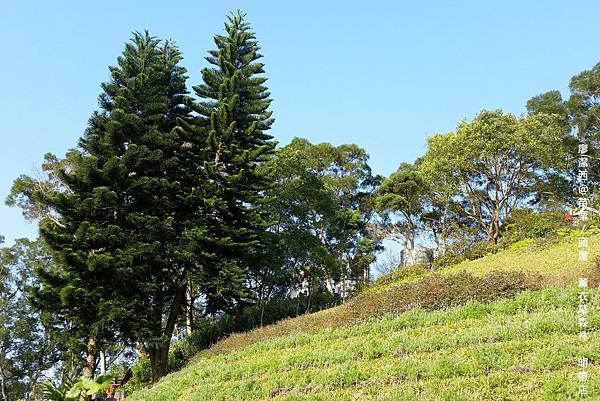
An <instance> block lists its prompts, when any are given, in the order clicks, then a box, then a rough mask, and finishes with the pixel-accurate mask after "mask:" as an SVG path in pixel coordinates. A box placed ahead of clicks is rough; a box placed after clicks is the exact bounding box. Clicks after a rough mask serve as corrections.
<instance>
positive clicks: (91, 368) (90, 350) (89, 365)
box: [83, 337, 96, 379]
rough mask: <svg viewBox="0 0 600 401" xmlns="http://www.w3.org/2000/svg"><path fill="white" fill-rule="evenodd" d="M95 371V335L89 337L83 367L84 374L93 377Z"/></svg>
mask: <svg viewBox="0 0 600 401" xmlns="http://www.w3.org/2000/svg"><path fill="white" fill-rule="evenodd" d="M95 371H96V339H95V338H93V337H90V338H88V342H87V347H86V358H85V368H84V369H83V376H85V377H88V378H90V379H93V378H94V372H95Z"/></svg>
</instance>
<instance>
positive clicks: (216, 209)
mask: <svg viewBox="0 0 600 401" xmlns="http://www.w3.org/2000/svg"><path fill="white" fill-rule="evenodd" d="M244 18H245V14H244V13H242V12H239V11H238V12H236V13H233V14H232V15H231V16H229V17H228V22H227V23H226V24H225V35H216V36H215V37H214V41H215V44H216V47H217V48H216V50H211V51H209V56H208V57H207V58H206V60H207V61H208V62H209V63H210V64H211V65H212V67H210V68H204V69H203V70H202V79H203V83H202V84H200V85H198V86H195V87H194V91H195V93H196V95H197V96H198V97H199V98H200V99H201V100H200V101H198V102H195V103H194V105H193V106H192V108H193V109H194V111H196V112H197V113H198V116H197V118H196V119H195V120H194V121H193V123H192V124H190V125H189V126H187V130H188V131H193V132H196V133H197V134H198V135H197V136H196V139H197V140H199V141H200V142H201V144H200V146H201V147H203V148H204V153H203V157H202V168H201V171H202V172H203V173H202V174H203V176H202V179H203V180H204V183H205V187H204V192H203V196H202V205H203V208H204V210H205V214H204V216H205V220H204V221H203V222H202V223H201V224H199V225H197V226H196V228H195V229H194V230H192V231H191V232H192V236H193V239H194V243H195V244H196V248H195V249H194V250H193V252H194V254H196V255H199V256H200V257H201V258H202V262H201V263H202V265H203V268H202V270H201V272H200V273H199V274H197V275H196V276H195V277H196V280H198V281H199V284H200V288H201V290H202V292H203V295H204V296H205V298H206V301H207V310H208V312H209V313H214V312H218V311H222V310H228V309H230V308H231V307H232V306H235V305H240V304H241V303H244V301H245V298H246V297H247V296H248V295H249V293H248V290H247V278H248V277H247V272H248V267H249V264H250V263H251V260H253V258H252V254H253V253H255V252H256V251H257V249H258V247H259V245H260V243H261V238H262V236H263V235H265V231H266V229H267V227H268V225H269V224H268V222H267V221H266V220H265V217H264V215H263V213H262V212H261V211H260V210H261V209H260V207H259V205H260V204H261V203H263V202H265V201H266V199H265V196H264V190H266V189H268V188H270V187H271V186H272V181H271V179H270V178H269V177H268V176H267V175H266V174H265V173H264V172H261V171H259V170H258V169H257V167H258V166H259V165H260V164H262V163H263V162H265V161H266V160H267V159H268V158H269V157H271V155H272V154H273V150H274V148H275V146H276V142H275V141H273V137H272V136H271V135H269V134H267V133H266V132H265V131H267V130H269V129H270V127H271V124H272V123H273V119H272V118H271V114H272V112H271V111H269V110H268V108H269V105H270V103H271V99H269V96H270V93H269V92H268V89H267V87H266V86H265V85H264V83H265V82H266V80H267V78H265V77H264V76H262V74H263V73H264V69H263V67H264V64H262V63H261V62H259V61H258V60H259V59H260V58H261V57H262V55H261V54H260V53H259V50H260V48H259V47H258V42H257V40H256V37H255V34H254V33H253V32H252V30H251V29H250V25H249V24H248V23H247V22H245V20H244Z"/></svg>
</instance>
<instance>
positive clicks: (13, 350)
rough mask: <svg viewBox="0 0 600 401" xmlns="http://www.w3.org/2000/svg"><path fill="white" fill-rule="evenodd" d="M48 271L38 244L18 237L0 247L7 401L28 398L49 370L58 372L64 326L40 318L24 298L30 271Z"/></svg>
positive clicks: (1, 357)
mask: <svg viewBox="0 0 600 401" xmlns="http://www.w3.org/2000/svg"><path fill="white" fill-rule="evenodd" d="M50 266H52V259H51V258H50V256H49V254H48V252H47V249H46V248H45V247H44V244H43V242H42V241H40V240H37V241H30V240H28V239H25V238H21V239H17V240H16V241H15V244H14V245H12V246H10V247H4V248H0V374H1V378H0V379H1V380H2V382H1V385H2V389H1V390H2V392H3V393H4V394H6V396H7V398H9V399H11V400H14V399H17V398H21V397H26V398H31V397H32V396H33V394H34V393H35V391H36V387H37V384H38V383H39V382H40V381H42V380H44V379H45V378H46V377H47V375H48V373H49V370H50V369H51V368H54V370H56V371H60V368H61V367H62V366H60V364H59V363H58V362H59V360H60V358H61V356H63V357H64V356H65V355H64V353H66V345H67V344H66V343H65V341H64V340H65V337H64V336H63V335H62V331H63V330H64V324H62V322H60V321H59V320H57V319H56V316H55V315H53V314H48V313H40V311H39V310H37V309H36V308H34V306H33V305H32V303H31V302H30V300H29V298H28V295H29V292H30V291H31V290H32V289H33V288H35V286H36V285H37V282H36V280H35V276H34V275H33V269H35V268H48V267H50ZM57 365H58V366H57Z"/></svg>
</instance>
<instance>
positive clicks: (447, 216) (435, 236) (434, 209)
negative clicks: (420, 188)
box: [415, 158, 470, 257]
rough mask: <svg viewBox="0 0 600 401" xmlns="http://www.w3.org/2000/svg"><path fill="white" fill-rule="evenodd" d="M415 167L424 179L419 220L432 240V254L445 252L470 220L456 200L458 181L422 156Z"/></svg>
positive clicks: (440, 254)
mask: <svg viewBox="0 0 600 401" xmlns="http://www.w3.org/2000/svg"><path fill="white" fill-rule="evenodd" d="M415 167H416V169H417V170H418V172H419V173H420V175H421V177H422V178H423V180H424V182H425V183H426V185H425V187H424V190H425V191H426V194H425V196H424V198H423V210H422V212H421V216H420V220H421V223H422V225H423V227H424V228H425V229H426V230H428V231H429V233H430V237H431V239H432V240H433V242H434V243H435V249H434V256H436V257H439V256H445V255H446V253H447V252H448V250H449V249H450V248H451V246H452V244H453V243H454V242H455V241H456V239H457V237H459V238H460V237H464V236H465V234H466V230H468V229H469V228H470V227H469V222H468V221H467V219H466V217H467V216H466V215H465V213H464V211H463V209H462V206H461V205H460V203H459V202H457V201H456V199H457V197H458V196H459V193H460V183H459V181H458V179H457V178H456V177H454V176H452V174H449V172H448V171H446V170H445V169H436V168H434V166H433V165H432V164H431V163H426V162H424V161H423V159H422V158H421V159H418V160H417V161H416V162H415Z"/></svg>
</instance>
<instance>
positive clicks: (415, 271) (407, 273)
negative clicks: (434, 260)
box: [373, 263, 430, 287]
mask: <svg viewBox="0 0 600 401" xmlns="http://www.w3.org/2000/svg"><path fill="white" fill-rule="evenodd" d="M427 273H430V270H429V269H428V268H427V266H426V265H424V264H421V263H415V264H414V265H411V266H400V267H398V269H397V270H395V271H394V272H392V273H390V274H386V275H385V276H382V277H379V278H378V279H377V280H375V282H374V283H373V285H374V286H375V287H377V286H383V285H387V284H390V283H394V282H396V281H401V280H406V279H412V278H417V277H422V276H424V275H426V274H427Z"/></svg>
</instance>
